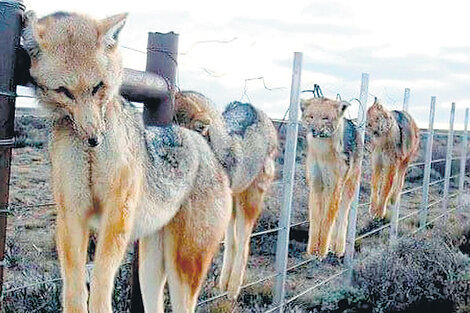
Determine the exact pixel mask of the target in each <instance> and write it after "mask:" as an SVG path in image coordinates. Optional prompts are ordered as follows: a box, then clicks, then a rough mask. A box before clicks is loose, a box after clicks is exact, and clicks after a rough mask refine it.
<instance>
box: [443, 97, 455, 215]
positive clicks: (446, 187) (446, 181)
mask: <svg viewBox="0 0 470 313" xmlns="http://www.w3.org/2000/svg"><path fill="white" fill-rule="evenodd" d="M454 120H455V102H452V107H451V109H450V119H449V133H448V136H447V151H446V169H445V174H444V197H443V200H442V211H443V213H445V212H446V211H447V206H448V205H449V188H450V175H451V172H452V148H453V146H454ZM448 217H449V216H448V215H447V214H446V215H444V222H446V221H447V219H448Z"/></svg>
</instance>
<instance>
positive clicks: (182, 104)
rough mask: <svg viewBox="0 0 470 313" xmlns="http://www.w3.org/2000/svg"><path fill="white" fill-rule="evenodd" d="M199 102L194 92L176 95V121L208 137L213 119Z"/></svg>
mask: <svg viewBox="0 0 470 313" xmlns="http://www.w3.org/2000/svg"><path fill="white" fill-rule="evenodd" d="M198 100H199V101H201V99H198V96H197V94H195V93H193V92H179V93H177V94H176V95H175V120H176V123H177V124H178V125H180V126H183V127H185V128H188V129H191V130H194V131H196V132H198V133H200V134H201V135H202V136H207V135H208V133H209V126H210V125H211V124H212V118H211V116H210V112H208V111H207V110H205V108H204V107H203V106H201V104H200V103H199V102H198Z"/></svg>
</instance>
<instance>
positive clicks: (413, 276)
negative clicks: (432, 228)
mask: <svg viewBox="0 0 470 313" xmlns="http://www.w3.org/2000/svg"><path fill="white" fill-rule="evenodd" d="M468 265H469V261H468V258H467V257H465V256H463V255H462V254H461V253H458V252H454V251H453V250H452V248H451V247H449V246H448V245H447V243H446V241H445V240H444V239H443V237H440V236H434V237H429V238H417V239H416V238H409V239H404V240H401V241H400V242H399V243H398V244H397V246H396V247H392V248H387V249H386V250H385V251H384V252H383V253H381V254H380V255H379V256H377V257H376V258H372V259H371V260H369V261H368V262H366V263H365V264H362V265H360V266H358V267H357V268H356V270H355V271H354V274H353V281H354V286H355V287H356V288H359V289H360V290H362V291H363V293H364V294H366V295H367V299H368V302H370V303H372V304H373V307H374V308H373V311H374V312H391V311H403V310H410V309H413V308H415V307H418V306H421V307H422V306H423V305H426V304H429V303H433V304H434V305H436V304H441V305H442V304H447V307H450V308H449V309H450V310H452V311H454V310H455V307H456V306H457V304H458V303H462V302H466V301H467V300H466V299H467V298H468V297H470V295H468V293H467V292H468V285H469V284H470V281H469V280H468V275H467V274H465V269H466V267H467V266H468ZM440 312H442V309H441V311H440Z"/></svg>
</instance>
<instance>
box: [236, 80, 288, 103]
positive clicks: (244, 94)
mask: <svg viewBox="0 0 470 313" xmlns="http://www.w3.org/2000/svg"><path fill="white" fill-rule="evenodd" d="M244 81H245V83H244V85H243V92H242V95H241V97H240V102H241V101H243V99H244V98H245V97H246V99H247V100H248V102H250V103H251V99H250V96H249V95H248V83H249V82H252V81H261V82H262V84H263V88H264V89H265V90H268V91H274V90H282V89H286V87H268V85H267V84H266V80H265V78H264V76H258V77H251V78H245V80H244Z"/></svg>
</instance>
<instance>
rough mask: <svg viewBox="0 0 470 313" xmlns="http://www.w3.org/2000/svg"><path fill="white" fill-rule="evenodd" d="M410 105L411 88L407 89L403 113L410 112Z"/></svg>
mask: <svg viewBox="0 0 470 313" xmlns="http://www.w3.org/2000/svg"><path fill="white" fill-rule="evenodd" d="M409 103H410V88H405V95H404V97H403V111H405V112H408V106H409Z"/></svg>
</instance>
